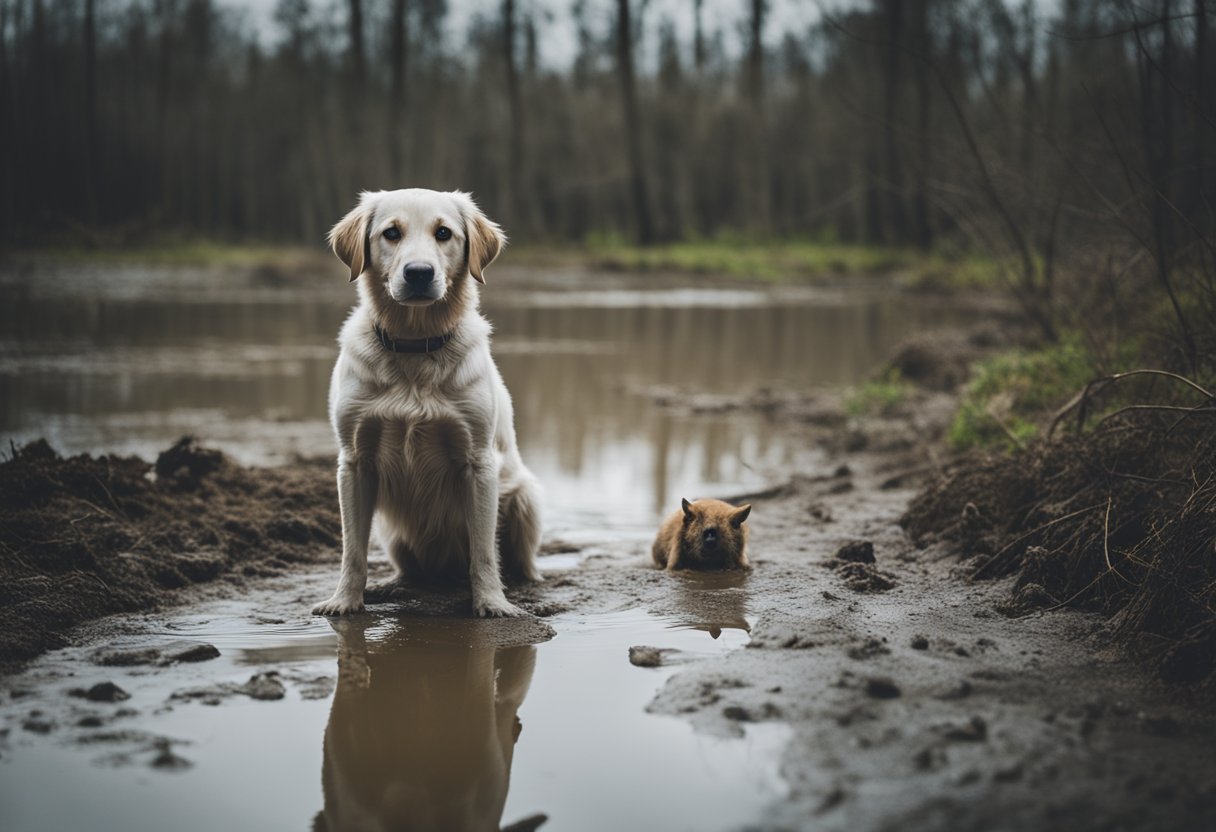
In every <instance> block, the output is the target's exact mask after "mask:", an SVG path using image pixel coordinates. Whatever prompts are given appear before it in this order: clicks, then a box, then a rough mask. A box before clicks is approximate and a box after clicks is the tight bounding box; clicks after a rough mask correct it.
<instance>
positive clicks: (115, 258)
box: [15, 240, 333, 268]
mask: <svg viewBox="0 0 1216 832" xmlns="http://www.w3.org/2000/svg"><path fill="white" fill-rule="evenodd" d="M15 254H16V255H17V256H28V257H36V258H48V259H53V260H57V261H61V262H81V263H84V262H89V263H106V264H124V263H132V264H141V265H142V264H147V265H164V266H217V267H244V268H259V267H272V268H291V267H295V266H299V265H301V264H316V263H321V262H324V263H326V264H328V263H329V261H330V260H332V259H333V255H332V254H330V253H329V252H328V251H326V250H325V249H323V248H321V247H320V246H317V247H315V248H309V247H304V246H288V245H265V244H252V245H251V244H243V243H241V244H238V243H221V242H215V241H208V240H186V241H174V240H155V241H152V242H149V243H146V244H139V245H121V246H96V247H93V246H82V245H79V244H75V243H65V244H51V245H44V246H40V247H39V248H37V249H29V250H20V249H19V250H17V251H16V252H15Z"/></svg>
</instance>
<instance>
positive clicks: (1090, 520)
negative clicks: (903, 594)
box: [902, 406, 1216, 681]
mask: <svg viewBox="0 0 1216 832" xmlns="http://www.w3.org/2000/svg"><path fill="white" fill-rule="evenodd" d="M1180 415H1181V417H1183V418H1180ZM1214 417H1216V410H1213V409H1212V408H1211V407H1210V406H1209V407H1206V408H1200V409H1196V410H1189V409H1188V411H1187V412H1184V413H1181V414H1180V413H1179V412H1178V411H1177V410H1175V409H1167V408H1151V409H1135V410H1128V409H1125V410H1123V411H1122V412H1120V413H1118V414H1117V415H1112V417H1110V418H1107V419H1105V420H1103V421H1102V422H1101V423H1100V424H1099V426H1098V427H1097V428H1096V429H1094V430H1093V431H1092V432H1089V433H1077V434H1072V435H1067V436H1064V437H1061V438H1058V439H1055V440H1052V441H1040V442H1036V443H1033V444H1031V445H1030V446H1028V447H1027V448H1025V449H1023V450H1021V451H1019V452H1017V453H1016V454H1015V455H1014V456H1013V457H1012V458H1011V457H1009V456H1006V455H1003V454H995V453H972V454H968V455H965V456H963V457H961V458H959V459H957V460H955V461H954V462H953V463H951V464H950V465H949V466H948V467H947V468H946V470H945V472H944V473H943V475H942V476H941V477H940V478H939V479H938V480H937V481H936V482H935V483H933V484H932V485H930V486H929V487H928V488H926V489H925V490H924V491H923V492H922V493H921V494H920V495H919V496H917V497H916V499H914V500H913V501H912V503H911V505H910V506H909V508H908V511H907V512H906V514H905V515H904V517H903V520H902V522H903V525H904V527H905V529H906V530H907V531H908V533H909V534H910V535H911V537H912V538H913V540H915V541H916V542H917V544H918V545H921V546H925V545H929V544H930V543H934V542H938V541H944V542H946V543H948V544H951V545H952V546H953V547H955V548H957V549H958V550H959V552H960V554H961V555H962V557H964V558H965V559H967V562H968V563H969V565H970V570H971V571H970V574H971V576H972V577H973V578H976V579H982V578H996V577H1001V576H1005V575H1010V574H1016V575H1017V579H1016V582H1015V585H1014V591H1013V595H1012V598H1011V601H1010V604H1009V610H1010V611H1011V612H1013V613H1014V614H1019V613H1021V612H1025V611H1028V610H1030V609H1037V608H1042V607H1044V606H1046V607H1048V608H1055V607H1065V606H1073V607H1080V608H1085V609H1092V610H1099V611H1101V612H1104V613H1106V614H1108V615H1110V616H1111V624H1112V626H1113V628H1114V630H1115V632H1117V633H1118V634H1120V635H1122V636H1124V637H1128V638H1129V639H1130V638H1131V637H1133V636H1135V637H1136V641H1137V643H1138V644H1139V646H1141V647H1146V646H1147V647H1151V652H1152V654H1153V655H1154V656H1155V658H1156V659H1157V661H1158V662H1159V667H1160V670H1161V673H1162V676H1163V677H1164V678H1166V679H1169V680H1177V681H1196V680H1200V679H1203V678H1205V677H1207V676H1209V675H1210V674H1211V671H1212V670H1213V667H1214V666H1216V418H1214ZM1044 592H1045V593H1046V595H1044V594H1043V593H1044Z"/></svg>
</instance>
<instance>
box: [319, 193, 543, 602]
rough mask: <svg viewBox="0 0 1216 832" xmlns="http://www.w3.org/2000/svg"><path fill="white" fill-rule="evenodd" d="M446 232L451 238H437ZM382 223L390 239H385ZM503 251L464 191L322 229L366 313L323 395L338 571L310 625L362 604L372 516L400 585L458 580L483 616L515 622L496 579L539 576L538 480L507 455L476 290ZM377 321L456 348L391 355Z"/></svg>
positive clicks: (375, 197) (371, 197)
mask: <svg viewBox="0 0 1216 832" xmlns="http://www.w3.org/2000/svg"><path fill="white" fill-rule="evenodd" d="M440 227H443V228H446V229H449V231H450V233H451V237H450V239H446V240H443V239H440V238H439V237H440V236H442V234H443V232H440V231H439V229H440ZM390 228H391V229H395V230H396V232H393V231H390V232H389V235H390V237H391V236H393V235H394V234H395V233H397V232H399V234H400V238H399V239H395V240H394V239H389V238H388V237H386V236H385V232H386V230H387V229H390ZM505 242H506V238H505V237H504V236H503V234H502V232H501V230H500V229H499V228H498V226H497V225H496V224H494V223H493V222H491V221H490V220H488V219H487V218H486V217H485V215H484V214H483V213H482V212H481V211H480V210H479V209H478V207H477V206H476V204H474V202H473V200H472V199H471V198H470V197H469V195H468V194H465V193H461V192H459V191H453V192H448V193H440V192H436V191H427V190H420V189H410V190H400V191H379V192H375V193H364V194H362V196H361V198H360V200H359V205H358V206H357V207H356V208H355V209H354V210H353V211H351V212H350V213H349V214H347V215H346V217H345V218H344V219H343V220H342V221H341V222H339V223H338V224H337V225H336V226H334V228H333V230H332V231H331V232H330V243H331V245H332V246H333V249H334V253H335V254H337V255H338V257H339V258H340V259H341V260H342V261H343V262H344V263H346V265H347V266H349V267H350V273H351V280H352V281H355V280H357V281H358V284H359V286H358V288H359V298H360V302H359V304H358V306H356V307H355V309H354V310H353V311H352V312H351V315H350V317H349V318H347V320H346V323H345V325H344V326H343V327H342V332H341V334H340V335H339V337H338V342H339V345H340V347H341V352H340V353H339V355H338V361H337V364H336V365H335V366H334V372H333V379H332V381H331V383H330V393H329V414H330V421H331V422H332V424H333V427H334V431H335V432H336V433H337V437H338V498H339V504H340V507H341V510H342V573H341V577H340V578H339V580H338V588H337V589H336V590H335V591H334V594H333V597H331V598H330V599H329V600H328V601H325V602H324V603H322V604H318V605H317V606H316V607H314V608H313V612H314V613H315V614H320V615H343V614H346V613H352V612H358V611H360V610H362V609H363V593H364V590H365V589H366V585H367V549H368V540H369V537H370V535H371V531H372V520H373V516H375V518H376V521H377V529H376V531H377V534H378V537H379V538H380V542H381V544H382V545H383V546H384V549H385V551H386V552H387V553H388V555H389V557H390V558H391V560H392V561H393V563H394V565H395V566H396V567H397V570H398V574H397V577H396V578H395V580H404V579H406V578H409V579H415V578H426V577H439V576H453V575H460V576H461V577H463V576H464V575H466V574H467V575H468V577H469V580H470V582H471V584H472V591H473V609H474V612H475V613H476V614H477V615H479V616H511V615H520V614H521V612H520V610H519V609H518V608H517V607H516V606H514V605H513V604H511V603H510V602H509V601H508V600H507V597H506V594H505V593H504V591H503V578H502V573H501V570H502V568H504V567H505V568H506V569H507V570H508V571H509V572H512V573H514V574H517V575H518V576H520V577H522V578H524V579H526V580H532V581H538V580H540V574H539V572H537V570H536V562H535V556H536V549H537V546H538V544H539V542H540V516H539V505H540V499H539V496H540V495H539V485H538V484H537V481H536V479H535V477H533V475H532V473H531V472H530V471H529V470H528V469H527V468H526V467H525V466H524V463H523V460H522V459H521V458H520V455H519V450H518V448H517V447H516V442H515V425H514V418H513V413H512V407H511V396H510V394H509V393H508V392H507V388H506V385H505V384H504V383H503V380H502V376H501V375H499V372H498V368H497V367H496V366H495V365H494V361H493V359H492V358H491V357H490V325H489V322H487V321H486V319H485V318H483V317H482V316H481V314H480V313H479V312H478V309H477V302H478V294H477V286H476V285H475V284H474V282H473V281H472V280H469V278H470V277H472V278H473V280H476V281H477V282H479V283H484V280H483V277H482V271H483V270H484V269H485V267H486V266H488V265H489V264H490V263H491V262H492V261H493V260H494V258H495V257H497V256H498V253H499V251H500V250H501V249H502V246H503V245H504V244H505ZM407 264H410V265H411V266H417V265H420V264H422V265H429V266H431V267H432V268H434V273H435V276H434V281H433V285H432V286H431V287H430V289H429V294H428V296H427V297H418V296H417V293H416V292H413V291H411V289H410V288H409V287H408V286H407V284H406V282H405V276H404V272H405V267H406V265H407ZM429 295H434V297H430V296H429ZM373 324H378V325H379V326H380V327H381V329H383V330H384V331H385V332H387V333H388V334H389V335H391V336H392V337H393V338H397V339H405V338H427V337H434V336H440V335H445V334H448V333H451V334H452V337H451V340H450V341H448V343H447V344H446V345H445V346H443V347H442V348H440V349H438V350H436V351H434V352H430V353H417V354H400V353H393V352H390V351H388V350H386V349H385V347H384V345H383V344H382V343H381V342H380V340H379V339H378V338H377V336H376V334H375V331H374V329H373ZM500 549H501V560H500Z"/></svg>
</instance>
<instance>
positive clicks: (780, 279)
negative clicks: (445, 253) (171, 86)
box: [13, 234, 999, 290]
mask: <svg viewBox="0 0 1216 832" xmlns="http://www.w3.org/2000/svg"><path fill="white" fill-rule="evenodd" d="M13 253H14V254H16V255H17V256H28V257H35V258H50V259H54V260H59V261H67V262H92V263H110V264H123V263H140V264H152V265H167V266H216V267H244V268H261V267H270V268H280V269H284V270H286V269H291V268H298V267H300V266H302V265H312V266H316V265H317V264H318V263H321V262H323V263H325V264H329V265H332V263H330V261H331V259H332V257H331V255H330V254H329V253H328V252H327V251H326V250H325V249H324V248H323V247H322V246H320V245H317V246H311V247H305V246H290V245H271V244H242V243H224V242H216V241H208V240H196V239H177V238H174V237H172V236H165V237H160V238H156V239H152V240H150V241H148V242H144V243H139V244H135V245H97V246H89V245H81V244H80V243H79V242H78V241H74V240H71V241H65V242H64V243H62V244H54V243H52V244H44V245H41V246H39V247H38V248H35V249H28V250H21V249H18V250H16V251H15V252H13ZM503 262H504V263H514V264H516V265H534V266H544V267H551V268H560V267H584V268H585V267H591V268H602V269H609V270H614V271H629V272H646V273H663V272H671V273H679V274H698V275H707V276H711V275H712V276H717V277H725V278H731V279H736V280H757V281H762V282H768V283H786V282H804V283H805V282H817V281H823V280H839V279H842V278H848V277H850V276H865V277H875V276H886V277H887V278H889V279H891V280H892V281H894V282H898V283H900V284H901V285H905V286H910V287H914V288H924V289H942V290H954V289H990V288H995V287H997V286H998V285H999V283H998V280H997V269H996V266H995V265H994V264H993V263H992V262H991V261H988V260H985V259H983V258H981V257H978V256H975V255H961V254H948V253H945V252H942V253H934V254H925V253H924V252H920V251H916V250H913V249H896V248H883V247H878V246H865V245H854V244H849V243H840V242H837V241H835V240H833V239H832V238H831V236H830V235H829V236H825V237H823V238H821V239H817V240H813V239H786V240H759V239H755V238H751V237H745V236H720V237H715V238H713V239H695V240H687V241H683V242H675V243H665V244H662V245H656V246H648V247H644V248H643V247H640V246H636V245H633V244H632V243H629V242H627V241H626V240H624V239H623V238H621V237H620V236H616V235H606V234H600V235H594V236H592V237H590V238H588V240H587V241H586V242H585V243H583V244H576V245H571V244H538V245H529V244H524V245H518V246H511V247H509V248H508V249H507V252H506V254H505V256H504V259H503Z"/></svg>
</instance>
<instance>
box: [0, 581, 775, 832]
mask: <svg viewBox="0 0 1216 832" xmlns="http://www.w3.org/2000/svg"><path fill="white" fill-rule="evenodd" d="M323 580H327V577H326V576H317V579H316V580H314V581H311V582H309V583H310V584H316V583H319V582H321V581H323ZM310 588H311V586H310ZM316 591H320V589H319V588H318V589H317V590H316ZM274 603H275V602H274V600H273V599H270V598H268V597H264V596H263V597H259V596H258V595H257V594H256V593H255V594H254V595H253V596H251V597H248V598H244V599H240V600H238V601H231V602H224V603H213V604H210V605H207V606H206V607H205V608H203V609H201V610H196V611H193V612H191V613H185V614H179V615H176V616H172V617H170V618H168V619H164V620H155V621H150V622H147V624H146V625H145V626H144V627H143V628H142V632H140V633H137V634H128V635H124V636H123V637H122V638H119V639H116V640H110V641H107V642H106V643H105V644H101V645H93V646H88V647H85V648H81V649H70V650H65V651H61V652H60V653H58V654H55V655H52V656H50V657H48V658H46V659H44V660H43V661H41V662H39V663H38V664H37V665H36V666H35V667H34V668H33V669H32V670H31V671H30V672H29V673H27V674H25V675H24V676H22V677H19V678H18V679H17V680H15V682H14V684H13V688H12V689H13V690H16V691H17V692H18V693H21V692H24V691H30V693H29V695H27V696H19V697H17V698H15V699H10V698H9V697H5V700H6V701H3V702H2V703H0V720H2V723H0V724H2V725H3V728H0V730H4V729H7V731H6V733H5V735H4V736H3V738H2V740H0V826H2V827H3V828H4V829H6V830H27V829H28V830H36V829H72V828H81V827H82V826H86V825H87V827H88V828H90V829H105V830H108V829H113V830H138V829H163V828H174V829H182V830H214V829H224V828H228V829H307V828H313V829H334V830H337V829H367V828H383V829H428V830H461V829H498V828H500V826H507V825H510V824H513V823H518V822H521V821H527V822H530V823H532V824H536V823H539V822H540V821H542V820H543V821H544V828H546V829H556V830H560V829H570V830H599V829H603V830H617V829H620V828H621V827H622V825H625V826H634V827H637V828H648V829H722V828H733V827H737V826H740V825H742V824H744V823H746V822H748V821H749V820H751V819H754V818H756V817H758V816H759V815H760V814H761V813H762V812H763V811H764V809H765V808H766V807H767V806H769V805H771V804H772V803H773V802H774V801H778V800H780V799H781V797H782V796H783V795H784V793H785V787H784V784H783V781H782V780H781V778H780V776H779V772H778V760H779V752H780V749H781V747H782V746H783V745H784V743H785V741H786V739H787V738H788V734H789V732H788V729H786V728H785V727H784V726H781V725H777V724H765V725H753V726H749V727H748V729H747V731H746V732H744V733H743V734H742V736H740V737H729V738H728V737H714V736H705V735H702V734H697V733H695V732H694V731H693V729H692V727H691V726H690V725H689V724H688V723H686V722H685V721H683V720H680V719H677V718H673V717H670V716H658V715H653V714H650V713H647V710H646V708H647V705H648V703H649V702H650V700H651V699H652V697H653V695H654V692H655V690H656V689H657V688H658V687H659V686H660V685H661V684H662V683H663V682H664V681H665V680H666V679H667V678H669V677H670V676H671V675H672V674H674V673H675V672H677V671H678V669H679V667H680V665H681V664H684V663H687V662H693V661H697V660H699V659H701V658H704V657H709V656H714V655H720V654H722V653H724V652H727V651H730V650H734V649H737V648H738V647H740V646H741V645H743V644H745V643H746V641H747V633H746V629H745V628H746V627H748V626H749V622H747V620H746V619H741V618H735V619H730V620H723V621H720V622H719V621H709V620H706V619H701V620H698V621H697V622H696V624H695V626H694V625H693V624H690V623H688V622H687V621H685V620H682V619H681V618H680V617H679V616H656V615H652V614H649V613H647V612H645V611H643V610H639V609H625V610H621V611H618V612H615V613H601V614H595V615H574V614H567V615H562V616H557V617H554V618H552V619H550V620H549V621H548V624H549V625H551V626H552V630H549V629H548V627H546V626H545V625H537V624H536V623H535V622H526V621H525V622H486V621H473V620H466V619H460V620H453V619H433V618H432V619H428V618H412V617H403V616H400V615H397V614H393V613H392V612H380V613H373V614H368V615H365V616H358V617H354V618H349V619H345V620H336V621H327V620H322V619H311V618H293V619H290V620H283V619H277V618H275V617H273V616H266V615H264V614H259V613H255V612H254V610H256V609H266V608H267V606H271V607H273V605H274ZM554 630H555V631H556V634H555V635H554V633H553V631H554ZM550 636H552V638H549V637H550ZM179 639H189V640H205V641H207V642H208V643H211V644H214V645H215V646H216V647H218V648H219V650H220V651H221V656H220V657H219V658H217V659H214V660H211V661H208V662H205V663H201V664H177V665H173V666H171V667H168V668H151V667H131V668H127V667H104V666H98V664H97V662H96V658H97V653H96V652H95V651H96V650H97V649H101V648H111V649H112V648H118V649H122V648H146V647H149V646H156V645H162V644H165V643H174V642H176V641H177V640H179ZM546 639H547V640H546ZM534 642H539V643H534ZM633 643H646V644H652V645H658V646H661V647H662V648H663V649H664V650H666V651H670V652H668V653H667V655H668V659H669V660H668V664H667V665H666V666H664V667H662V668H639V667H634V666H632V665H630V664H629V661H628V654H627V651H626V650H625V646H626V645H629V644H633ZM335 656H336V657H337V661H336V669H335ZM335 670H336V672H335ZM264 673H273V674H275V675H274V677H273V678H274V679H275V680H276V681H277V683H278V684H279V685H281V686H282V689H281V691H277V692H276V691H274V690H273V689H272V691H271V692H270V694H269V695H276V696H277V695H278V693H281V694H282V696H281V698H278V699H274V700H269V701H262V700H257V699H254V698H252V697H250V696H248V695H246V694H245V693H240V692H236V691H235V689H236V688H238V687H239V686H240V685H242V684H244V683H245V682H247V681H248V680H249V678H250V677H251V676H252V675H255V674H264ZM263 678H265V677H263ZM103 680H104V681H107V682H113V683H115V684H117V685H118V686H119V687H120V688H122V690H123V691H124V692H126V693H127V694H129V695H130V698H129V699H125V700H123V701H121V702H116V703H94V702H89V701H87V700H83V699H80V698H78V697H73V696H72V695H71V694H70V693H69V691H71V690H72V689H79V688H86V689H87V688H89V687H91V686H92V685H93V684H95V683H97V682H100V681H103ZM272 688H273V683H272ZM34 712H37V713H36V714H34ZM90 721H92V722H100V723H101V724H100V725H91V724H88V723H89V722H90ZM37 725H44V726H46V725H49V726H52V727H51V728H50V729H49V731H48V732H47V733H41V730H42V729H39V728H36V727H35V726H37ZM52 783H53V784H54V787H53V791H52V790H51V789H50V784H52ZM526 828H534V826H526Z"/></svg>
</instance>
